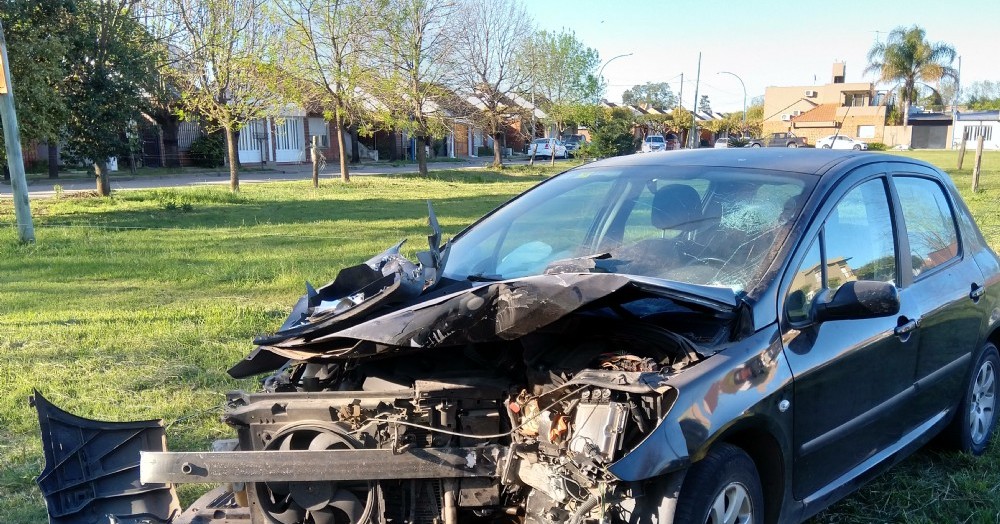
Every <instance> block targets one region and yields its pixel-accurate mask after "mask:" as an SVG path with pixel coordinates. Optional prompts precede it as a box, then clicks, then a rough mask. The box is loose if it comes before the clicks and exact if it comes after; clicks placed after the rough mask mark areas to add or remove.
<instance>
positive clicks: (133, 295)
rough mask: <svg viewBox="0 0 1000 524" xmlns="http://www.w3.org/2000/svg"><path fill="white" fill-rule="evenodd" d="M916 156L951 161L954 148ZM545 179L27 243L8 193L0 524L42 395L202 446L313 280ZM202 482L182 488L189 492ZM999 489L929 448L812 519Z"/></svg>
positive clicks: (889, 517)
mask: <svg viewBox="0 0 1000 524" xmlns="http://www.w3.org/2000/svg"><path fill="white" fill-rule="evenodd" d="M913 156H919V157H922V158H925V159H927V160H929V161H931V162H933V163H935V164H937V165H940V166H942V167H944V168H946V169H949V168H952V167H954V156H955V154H954V153H948V152H929V153H923V152H921V153H913ZM971 163H972V162H971V155H970V157H969V158H967V160H966V169H965V170H963V171H961V172H955V171H953V170H952V171H949V172H950V173H951V174H952V175H953V176H954V177H955V180H956V182H957V183H958V185H959V187H960V188H961V189H962V191H963V194H964V196H965V198H966V200H967V201H968V202H969V205H970V207H971V208H972V210H973V212H974V213H975V214H976V215H977V219H978V220H979V221H980V223H981V224H983V226H984V227H983V229H984V232H985V233H986V234H987V237H988V239H989V241H990V242H991V244H992V245H993V246H995V247H996V246H1000V220H998V219H997V217H996V209H997V204H998V202H1000V153H990V154H989V155H988V156H987V157H986V160H985V162H984V167H985V170H984V173H983V177H982V187H983V191H982V192H981V193H979V194H976V195H970V193H969V190H968V186H969V180H970V175H969V172H970V171H969V170H970V168H971ZM564 168H565V165H562V166H558V165H557V166H556V169H564ZM551 172H553V171H550V168H549V167H548V166H547V163H542V166H540V167H536V168H533V169H532V168H527V167H517V168H513V169H508V170H505V171H503V172H493V171H481V170H477V171H470V170H449V171H436V172H433V173H432V175H431V177H429V178H427V179H423V178H419V177H417V176H415V175H406V176H394V177H374V176H372V177H355V178H354V179H353V181H352V182H351V183H350V184H346V185H345V184H340V183H339V182H333V183H326V184H325V185H324V186H322V187H321V188H319V189H312V188H311V187H310V185H309V183H308V182H285V183H274V184H252V185H250V184H248V185H245V186H244V187H243V190H242V192H241V193H240V194H239V195H238V196H234V195H232V194H230V193H229V192H228V191H227V190H225V189H224V188H190V189H176V190H174V189H163V190H148V191H128V192H126V191H122V192H118V193H116V194H115V196H114V197H112V198H96V197H86V198H75V197H64V198H60V199H51V200H39V201H34V202H32V211H33V214H34V216H35V226H36V236H37V242H36V243H35V244H32V245H20V244H18V243H17V242H16V240H15V238H16V236H15V231H14V229H13V226H12V224H13V209H12V205H11V202H10V201H9V200H5V201H0V225H2V228H0V383H2V384H3V386H2V387H3V393H2V394H0V522H2V523H36V522H44V521H45V518H46V517H45V509H44V503H43V500H42V498H41V495H40V494H39V492H38V490H37V489H36V487H35V484H34V477H35V475H37V474H38V473H39V472H40V471H41V469H42V458H41V452H40V445H39V439H38V428H37V420H36V418H35V414H34V411H33V409H32V408H30V407H29V406H28V404H27V397H28V395H30V394H31V391H32V389H33V388H38V389H40V390H42V392H43V393H44V394H45V395H46V396H47V397H48V398H49V399H50V400H52V401H53V402H54V403H55V404H57V405H59V406H61V407H63V408H66V409H68V410H70V411H72V412H75V413H77V414H80V415H82V416H86V417H92V418H101V419H107V420H135V419H148V418H163V419H165V420H166V421H167V423H168V424H169V426H168V430H167V438H168V442H169V445H170V448H171V449H174V450H202V449H205V448H206V447H207V445H208V444H209V443H210V442H211V441H212V440H213V439H216V438H222V437H229V436H231V432H230V431H229V429H228V428H226V427H225V426H224V425H222V424H221V423H219V414H220V406H221V403H222V400H223V399H224V395H225V393H226V392H227V391H229V390H231V389H236V388H246V389H255V388H256V387H257V384H256V382H255V381H253V380H247V381H236V380H233V379H231V378H229V377H228V375H226V369H228V368H229V366H231V365H232V364H234V363H236V362H237V361H239V360H240V359H242V358H243V357H244V356H245V355H246V354H247V353H248V352H249V351H250V350H251V349H252V347H253V346H252V342H251V340H252V338H253V337H254V335H257V334H259V333H263V332H267V331H269V330H273V329H275V328H276V327H277V326H278V325H279V324H280V323H281V321H282V320H283V319H284V317H285V316H286V315H287V313H288V311H289V309H290V308H291V306H292V304H293V303H294V301H295V300H296V299H297V298H298V297H299V296H300V295H301V294H302V293H303V282H304V281H305V280H310V281H312V282H313V283H314V284H323V283H326V282H327V281H328V280H330V279H332V278H333V277H334V276H335V275H336V273H337V271H338V270H339V269H340V268H343V267H344V266H347V265H352V264H356V263H358V262H360V261H362V260H364V259H366V258H368V257H369V256H371V255H372V254H374V253H377V252H380V251H381V250H382V249H384V248H385V247H387V246H388V245H390V244H393V243H395V242H397V241H398V240H400V239H403V238H406V239H408V240H409V242H408V243H407V245H406V246H405V248H404V252H405V253H406V254H408V255H412V254H413V253H414V252H415V251H418V250H422V249H424V248H425V247H426V235H427V234H428V228H427V219H426V209H427V207H426V201H427V199H432V200H433V201H434V208H435V210H436V212H437V215H438V218H439V220H440V222H441V225H442V228H443V229H444V232H445V236H446V237H447V236H449V235H452V234H454V233H456V232H457V231H458V230H460V229H461V228H462V227H464V226H466V225H467V224H469V223H470V222H471V221H473V220H474V219H476V218H478V217H479V216H481V215H482V214H483V213H485V212H487V211H489V210H490V209H492V208H493V207H495V206H497V205H499V204H500V203H502V202H504V201H505V200H507V199H509V198H510V197H512V196H514V195H516V194H517V193H520V192H521V191H523V190H525V189H527V188H529V187H531V186H532V185H534V184H536V183H537V182H539V181H540V180H542V179H543V178H544V176H545V175H546V174H548V173H551ZM203 489H204V488H203V487H200V486H197V485H185V486H182V487H181V495H182V499H183V503H184V504H188V503H190V502H191V501H192V499H193V497H195V496H196V495H197V494H198V493H199V492H200V491H201V490H203ZM998 491H1000V449H998V447H997V446H994V448H993V450H992V451H991V453H990V454H989V455H988V456H987V457H986V458H985V459H982V460H972V459H970V458H968V457H964V456H959V455H955V454H950V453H943V452H936V451H924V452H921V453H919V454H918V455H916V456H915V457H913V458H910V459H908V460H907V461H906V462H904V463H903V464H901V465H900V466H898V467H896V468H894V469H893V470H892V472H890V473H889V474H887V475H883V476H882V477H881V478H880V479H878V480H877V481H876V482H874V483H872V484H870V485H869V486H868V487H866V488H865V489H863V490H862V491H861V492H859V493H858V494H857V495H855V496H852V497H851V498H849V499H847V500H846V501H844V502H842V503H840V504H838V505H837V506H835V507H834V508H832V509H830V510H829V511H827V512H825V513H823V514H822V515H820V516H819V517H817V519H816V522H858V521H866V522H897V521H908V522H909V521H914V522H995V521H996V519H997V515H998V514H1000V494H998Z"/></svg>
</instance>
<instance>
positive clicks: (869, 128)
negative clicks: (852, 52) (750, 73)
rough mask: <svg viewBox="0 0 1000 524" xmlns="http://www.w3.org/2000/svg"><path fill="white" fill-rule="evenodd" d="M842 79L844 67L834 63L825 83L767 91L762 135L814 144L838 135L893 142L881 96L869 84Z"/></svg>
mask: <svg viewBox="0 0 1000 524" xmlns="http://www.w3.org/2000/svg"><path fill="white" fill-rule="evenodd" d="M845 78H846V64H844V63H843V62H837V63H834V64H833V75H832V79H831V82H830V83H828V84H824V85H812V86H789V87H776V86H770V87H768V88H766V89H765V91H764V121H763V133H764V135H765V136H766V135H768V134H770V133H778V132H792V133H795V135H797V136H801V137H805V139H806V142H807V143H809V144H815V143H816V140H817V139H819V138H822V137H824V136H828V135H832V134H835V133H838V132H839V134H842V135H848V136H852V137H856V138H858V139H859V140H862V141H865V142H883V143H889V142H892V140H887V139H886V134H885V119H886V106H885V104H884V103H882V102H883V99H884V93H881V92H876V91H875V85H874V84H872V83H871V82H845ZM890 145H893V144H890Z"/></svg>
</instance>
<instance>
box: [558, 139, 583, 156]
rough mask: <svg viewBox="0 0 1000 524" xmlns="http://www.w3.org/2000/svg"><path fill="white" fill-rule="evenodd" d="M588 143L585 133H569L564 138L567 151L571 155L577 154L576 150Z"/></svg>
mask: <svg viewBox="0 0 1000 524" xmlns="http://www.w3.org/2000/svg"><path fill="white" fill-rule="evenodd" d="M586 143H587V139H586V138H585V137H584V136H583V135H568V136H566V137H564V138H563V144H565V145H566V153H567V154H568V155H569V156H576V151H577V150H578V149H580V146H582V145H585V144H586Z"/></svg>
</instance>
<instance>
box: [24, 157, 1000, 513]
mask: <svg viewBox="0 0 1000 524" xmlns="http://www.w3.org/2000/svg"><path fill="white" fill-rule="evenodd" d="M430 224H431V228H432V234H431V235H430V236H429V237H428V238H429V247H428V250H427V251H423V252H420V253H417V255H416V259H417V262H412V261H410V260H408V259H406V258H404V257H403V256H402V255H401V254H400V245H401V244H402V242H401V243H400V244H397V245H396V246H393V247H391V248H390V249H388V250H386V251H385V252H383V253H381V254H379V255H376V256H374V257H372V258H371V259H369V260H368V261H367V262H364V263H362V264H359V265H357V266H353V267H349V268H346V269H344V270H342V271H340V273H339V274H338V275H337V277H336V278H335V279H334V280H333V281H332V282H331V283H329V284H327V285H325V286H322V287H320V288H318V289H315V288H313V287H312V286H309V285H307V286H306V294H305V295H304V296H303V297H302V298H301V299H300V300H299V301H298V303H297V304H296V305H295V306H294V308H292V311H291V314H290V315H289V317H288V319H287V320H285V322H284V324H282V325H281V326H280V327H279V328H277V330H276V331H275V332H274V333H271V334H267V335H263V336H261V337H259V338H257V339H256V340H255V344H256V345H257V346H256V348H255V349H254V350H253V351H252V352H251V353H250V354H249V355H248V356H247V357H246V358H245V359H244V360H242V361H240V362H238V363H236V365H234V366H233V367H232V368H231V369H230V370H229V374H230V375H231V376H232V377H234V378H247V377H253V376H264V377H266V378H264V380H263V386H262V390H261V391H259V392H255V393H248V392H242V391H237V392H232V393H230V394H229V395H228V396H227V399H226V402H225V405H224V412H223V414H222V418H223V420H224V421H225V422H226V423H228V425H229V426H231V427H232V428H233V430H234V432H235V434H236V435H235V437H236V438H234V439H229V440H223V441H219V442H217V443H216V445H215V446H214V449H215V450H216V451H214V452H210V453H208V452H169V451H165V449H164V448H163V446H164V445H165V441H164V438H163V426H162V422H159V423H158V422H156V421H152V422H140V423H121V422H120V423H109V422H96V421H91V420H87V419H83V418H79V417H74V416H72V415H69V414H67V413H65V412H62V411H60V410H58V408H56V407H54V406H52V405H51V404H48V403H47V402H46V401H45V399H44V398H43V397H41V395H39V394H36V395H35V397H34V403H35V406H36V408H37V409H38V411H39V420H40V422H41V427H42V431H43V449H44V452H45V463H46V465H45V470H44V471H43V472H42V474H41V475H40V476H39V477H38V483H39V485H40V486H41V488H42V493H43V495H44V496H45V497H46V502H47V505H48V508H49V511H50V513H52V514H58V515H59V518H60V519H62V520H59V521H58V522H79V521H81V520H83V519H84V517H86V516H91V515H100V516H102V518H108V520H109V521H121V520H120V519H119V518H118V517H106V516H107V515H116V514H122V513H127V514H128V515H131V516H135V515H141V516H142V518H145V519H150V520H154V519H160V520H166V519H168V518H171V515H173V512H174V511H176V508H177V499H176V494H175V493H174V488H173V485H172V484H171V483H177V482H203V483H218V484H220V487H218V488H215V489H214V490H212V491H210V492H208V493H207V494H206V495H205V496H204V497H202V498H201V499H200V500H198V501H197V502H195V503H194V504H193V505H192V506H191V509H189V510H188V511H187V512H184V513H182V514H179V515H177V516H176V517H174V520H173V521H172V522H173V523H175V524H189V523H192V522H198V523H200V524H221V523H223V522H225V523H235V522H250V521H251V519H253V520H252V521H253V522H254V523H264V522H267V523H274V522H280V523H284V524H303V523H334V522H336V523H352V524H361V523H365V524H368V523H372V522H387V523H389V522H391V523H411V524H420V523H431V522H442V523H445V524H456V523H458V522H471V521H473V520H474V521H476V522H489V523H498V524H499V523H501V522H510V521H511V516H517V518H518V519H523V520H521V521H523V522H525V523H532V524H537V523H547V522H568V523H574V524H596V523H604V522H607V523H612V524H625V523H630V522H657V523H670V522H674V523H697V524H703V523H719V522H726V523H732V522H739V523H752V524H759V523H764V522H778V523H789V522H801V521H803V520H805V519H807V518H809V517H810V516H812V515H814V514H816V513H817V512H819V511H820V510H822V509H823V508H825V507H827V506H829V505H830V504H832V503H834V502H835V501H837V500H839V499H840V498H842V497H844V496H845V495H847V494H849V493H851V492H852V491H853V490H855V489H857V488H858V487H859V486H860V485H861V484H863V483H864V482H865V481H867V480H869V479H871V478H872V477H873V476H874V475H876V474H878V473H879V472H882V471H885V470H886V469H887V468H889V467H890V466H892V465H893V464H895V463H897V462H898V461H900V460H902V458H903V457H905V456H907V455H908V454H910V453H912V452H913V451H914V450H916V449H917V448H919V447H920V446H922V445H923V444H925V443H926V442H928V441H929V440H930V439H931V438H932V437H935V436H937V435H943V436H945V437H947V441H948V442H950V443H951V444H952V445H953V446H954V447H955V448H956V449H959V450H962V451H964V452H967V453H970V454H972V455H979V454H981V453H983V452H984V451H985V450H986V449H987V446H988V445H989V442H990V438H991V435H992V433H993V431H994V428H995V425H996V415H995V408H996V402H997V384H998V383H1000V381H998V378H1000V377H998V376H997V372H998V370H1000V356H998V354H997V347H996V345H997V343H998V342H1000V313H998V311H1000V259H998V258H997V256H996V254H995V253H994V252H993V251H991V250H990V248H989V247H987V245H986V242H985V240H984V239H983V237H982V235H981V234H980V232H979V230H978V229H977V227H976V225H975V223H974V222H973V219H972V217H971V215H970V213H969V211H968V209H967V208H966V206H965V204H964V203H963V202H962V200H961V199H960V198H959V195H958V192H957V191H956V189H955V187H954V185H953V183H952V182H951V180H950V179H949V177H948V176H947V175H946V174H944V173H942V172H941V171H940V170H939V169H937V168H935V167H932V166H931V165H929V164H927V163H924V162H921V161H917V160H913V159H908V158H904V157H898V156H891V155H885V154H876V153H871V154H870V153H861V152H857V151H822V150H812V149H810V150H799V151H787V150H783V151H748V150H745V149H735V148H734V149H726V150H720V151H697V150H695V151H683V152H678V153H676V154H670V155H631V156H626V157H617V158H612V159H607V160H603V161H599V162H595V163H592V164H587V165H585V166H581V167H578V168H575V169H571V170H569V171H566V172H564V173H562V174H560V175H557V176H554V177H551V178H549V179H547V180H545V181H544V182H541V183H540V184H538V185H536V186H535V187H533V188H532V189H530V190H528V191H527V192H525V193H524V194H522V195H520V196H518V197H516V198H515V199H513V200H511V201H509V202H507V203H506V204H504V205H502V206H501V207H499V208H498V209H496V210H494V211H493V212H491V213H489V214H487V215H486V216H485V217H483V218H481V219H479V220H478V221H477V222H475V223H474V224H472V225H471V226H469V227H468V228H466V229H465V230H464V231H462V232H460V233H459V234H458V235H456V236H455V237H454V238H453V239H451V240H450V241H448V242H447V243H446V244H444V245H442V244H441V230H440V228H439V227H438V226H437V220H436V218H435V217H434V214H433V212H431V213H430ZM140 449H142V450H144V451H145V452H144V453H143V454H142V455H141V459H140V458H139V457H138V456H135V457H134V459H133V460H132V461H129V460H126V459H129V458H130V457H132V456H133V455H138V451H139V450H140ZM136 464H138V467H136ZM136 472H138V478H135V476H136V474H137V473H136ZM140 480H141V483H140ZM81 486H83V487H81ZM53 518H55V517H53ZM123 518H124V517H123ZM54 522H55V520H54Z"/></svg>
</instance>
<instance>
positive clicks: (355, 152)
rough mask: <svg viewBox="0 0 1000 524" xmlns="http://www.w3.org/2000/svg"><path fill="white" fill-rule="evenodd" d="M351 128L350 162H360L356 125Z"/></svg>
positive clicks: (359, 145) (359, 146)
mask: <svg viewBox="0 0 1000 524" xmlns="http://www.w3.org/2000/svg"><path fill="white" fill-rule="evenodd" d="M349 129H350V130H351V163H352V164H358V163H361V144H360V143H359V142H358V126H356V125H354V126H351V127H350V128H349Z"/></svg>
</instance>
